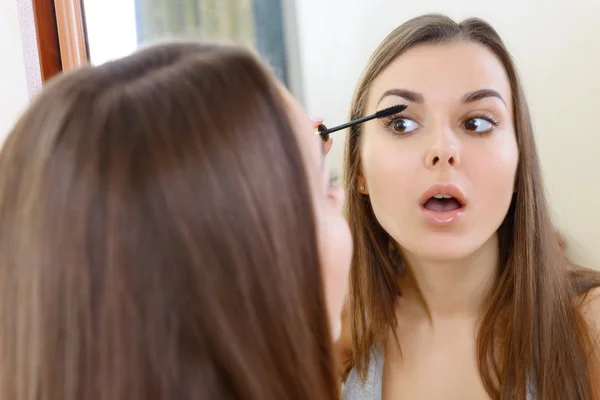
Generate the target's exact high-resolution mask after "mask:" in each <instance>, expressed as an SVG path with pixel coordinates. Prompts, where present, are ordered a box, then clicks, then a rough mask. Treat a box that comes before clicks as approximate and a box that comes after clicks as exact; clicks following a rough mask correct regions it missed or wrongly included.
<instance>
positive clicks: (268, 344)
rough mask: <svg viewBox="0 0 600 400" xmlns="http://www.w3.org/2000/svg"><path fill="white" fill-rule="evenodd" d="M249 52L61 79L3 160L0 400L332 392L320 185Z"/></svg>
mask: <svg viewBox="0 0 600 400" xmlns="http://www.w3.org/2000/svg"><path fill="white" fill-rule="evenodd" d="M283 104H284V101H283V100H282V97H281V91H280V88H279V87H278V86H277V84H276V82H275V81H274V79H273V78H272V77H271V75H270V74H269V73H268V72H266V71H265V70H264V69H263V67H262V66H261V64H260V63H259V62H257V61H256V59H255V58H254V57H253V56H252V55H250V54H249V53H248V52H246V51H244V50H240V49H236V48H227V47H217V46H208V45H200V44H192V43H178V44H177V43H173V44H163V45H159V46H154V47H151V48H148V49H146V50H143V51H140V52H138V53H136V54H134V55H132V56H130V57H127V58H125V59H122V60H118V61H116V62H112V63H108V64H105V65H102V66H99V67H94V68H92V67H88V68H83V69H81V70H78V71H76V72H74V73H69V74H66V75H65V76H63V77H61V78H59V79H57V80H56V81H54V82H51V83H50V84H49V85H48V87H47V88H46V89H45V90H44V92H43V93H42V94H41V96H40V97H39V98H38V99H37V100H36V101H35V102H34V103H33V104H32V106H31V107H30V109H29V110H28V111H27V112H26V113H25V115H24V116H23V117H22V118H21V119H20V120H19V121H18V123H17V125H16V126H15V128H14V130H13V131H12V132H11V133H10V135H9V137H8V139H7V141H6V144H5V146H4V148H3V150H2V152H1V154H0V220H1V221H2V225H1V227H0V293H1V300H0V301H1V305H0V310H1V312H0V326H1V331H0V365H1V366H2V368H1V371H2V375H1V383H0V393H1V394H2V396H0V397H2V398H6V399H14V400H21V399H48V400H51V399H61V400H75V399H77V400H79V399H111V400H117V399H127V400H135V399H144V400H147V399H175V398H177V399H261V400H263V399H308V398H310V399H326V398H328V399H331V398H333V397H334V396H335V393H336V388H335V385H334V380H333V375H332V368H331V365H330V363H329V361H328V360H327V357H326V355H327V354H328V353H329V352H330V349H329V341H330V336H329V328H328V325H327V322H326V311H325V304H324V296H323V293H322V284H321V272H320V270H319V254H318V248H317V247H318V246H317V241H316V233H315V222H314V214H313V205H312V203H311V201H312V200H311V199H312V197H311V190H310V188H309V185H308V178H307V175H306V173H305V168H304V167H305V166H304V163H303V158H302V154H301V149H300V147H299V145H298V143H297V141H296V139H295V135H294V131H293V129H292V126H291V125H290V119H289V114H288V111H287V110H286V108H285V106H284V105H283Z"/></svg>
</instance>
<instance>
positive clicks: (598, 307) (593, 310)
mask: <svg viewBox="0 0 600 400" xmlns="http://www.w3.org/2000/svg"><path fill="white" fill-rule="evenodd" d="M580 307H581V308H580V310H581V314H582V315H583V318H584V319H585V321H586V322H587V323H588V325H589V327H590V329H591V330H592V331H593V333H594V335H595V338H596V339H597V340H598V341H599V344H600V286H599V287H595V288H592V289H590V290H588V291H587V293H585V294H584V295H583V296H582V297H581V306H580Z"/></svg>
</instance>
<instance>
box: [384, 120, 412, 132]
mask: <svg viewBox="0 0 600 400" xmlns="http://www.w3.org/2000/svg"><path fill="white" fill-rule="evenodd" d="M390 125H391V128H392V130H393V131H394V133H408V132H412V131H414V130H415V129H417V128H418V127H419V124H417V123H416V122H415V121H413V120H410V119H408V118H401V119H397V120H394V121H392V123H391V124H390Z"/></svg>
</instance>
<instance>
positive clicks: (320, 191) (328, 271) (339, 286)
mask: <svg viewBox="0 0 600 400" xmlns="http://www.w3.org/2000/svg"><path fill="white" fill-rule="evenodd" d="M284 91H285V89H284ZM284 96H285V98H286V100H287V102H288V104H289V109H290V114H291V116H292V123H293V124H294V127H296V128H297V129H296V134H297V139H298V143H299V144H300V147H301V149H302V151H303V154H304V161H305V165H306V169H307V171H308V175H309V183H310V184H311V187H312V188H313V202H314V205H315V218H316V225H317V230H318V238H319V251H320V255H321V265H322V267H323V271H322V273H323V280H324V283H325V295H326V301H327V311H328V313H329V318H330V326H331V330H332V334H333V336H334V339H335V338H337V337H338V336H339V334H340V331H341V320H340V316H341V312H342V307H343V304H344V296H345V294H346V286H347V281H348V272H349V269H350V261H351V259H352V237H351V235H350V228H349V227H348V223H347V221H346V219H345V218H344V216H343V214H342V207H343V203H344V191H343V190H342V188H340V187H339V186H336V185H334V184H333V182H332V180H331V177H330V172H329V168H328V167H327V164H326V162H325V151H324V145H323V142H322V141H321V139H320V137H319V136H318V135H315V133H314V132H315V129H314V127H313V124H312V123H311V121H310V120H309V118H308V117H307V116H306V114H305V113H304V112H303V111H302V108H301V107H300V106H299V105H298V103H297V102H296V101H295V100H294V99H293V98H292V96H291V95H290V94H289V93H288V92H287V91H285V92H284Z"/></svg>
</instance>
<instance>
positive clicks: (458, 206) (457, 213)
mask: <svg viewBox="0 0 600 400" xmlns="http://www.w3.org/2000/svg"><path fill="white" fill-rule="evenodd" d="M465 206H466V202H465V195H464V194H463V193H462V191H461V190H460V188H459V187H458V186H456V185H435V186H432V187H430V188H429V189H428V190H427V191H426V192H425V194H424V195H423V196H422V198H421V212H422V214H423V216H424V217H425V218H426V220H427V221H428V222H431V223H433V224H435V225H446V224H450V223H452V222H454V221H456V220H458V219H459V218H460V217H461V216H462V215H463V214H464V211H465Z"/></svg>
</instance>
